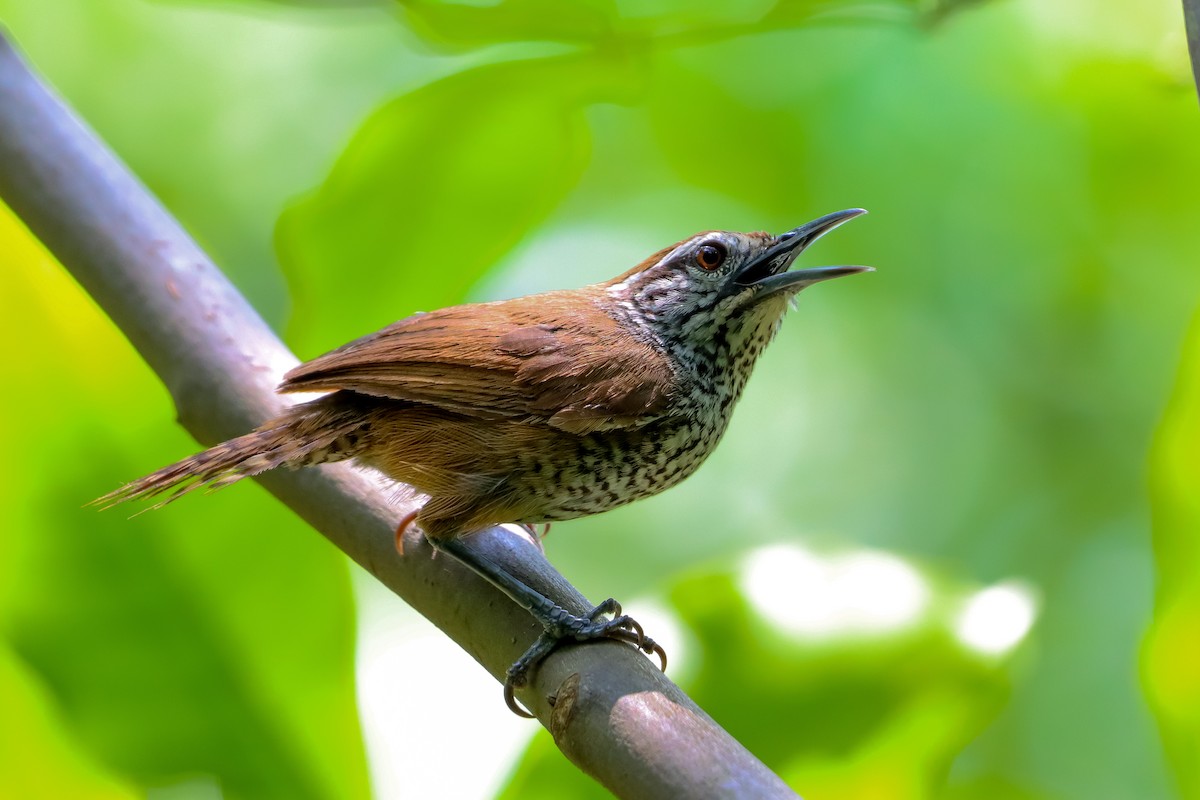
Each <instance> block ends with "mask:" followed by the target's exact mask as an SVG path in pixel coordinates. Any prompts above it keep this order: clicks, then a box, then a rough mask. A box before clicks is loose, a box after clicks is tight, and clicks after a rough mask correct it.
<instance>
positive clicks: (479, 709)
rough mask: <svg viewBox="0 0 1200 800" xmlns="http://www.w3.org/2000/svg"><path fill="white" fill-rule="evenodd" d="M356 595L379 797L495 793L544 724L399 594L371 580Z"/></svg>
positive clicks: (364, 701) (364, 708) (362, 697)
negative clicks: (515, 704) (513, 705)
mask: <svg viewBox="0 0 1200 800" xmlns="http://www.w3.org/2000/svg"><path fill="white" fill-rule="evenodd" d="M356 589H357V590H358V591H357V593H356V594H357V599H358V603H359V632H358V659H357V662H358V666H357V684H358V710H359V715H360V717H361V719H362V727H363V738H364V740H365V742H366V746H367V758H368V762H369V764H370V770H371V785H372V789H373V792H372V794H373V796H375V797H376V798H379V800H394V798H401V797H454V798H487V797H494V796H495V794H496V793H497V792H498V791H499V790H500V788H501V787H502V786H503V785H504V782H505V781H506V780H507V779H508V776H509V773H510V772H511V770H512V768H513V764H514V763H515V762H516V759H517V756H518V754H520V753H521V752H522V751H523V750H524V749H525V747H526V746H527V745H528V744H529V739H530V737H532V736H533V734H534V733H535V732H536V731H539V730H541V727H540V726H539V725H538V724H537V723H531V722H530V721H529V720H526V719H521V718H520V717H517V716H516V715H514V714H513V713H512V712H511V711H509V710H508V707H507V706H505V704H504V700H503V698H502V696H501V691H500V684H498V683H496V681H494V680H492V678H491V677H490V676H488V674H487V673H486V672H484V670H483V668H482V667H480V666H479V665H478V664H477V663H475V661H474V660H473V659H472V658H471V657H470V656H468V655H467V654H466V653H464V652H463V651H462V649H461V648H459V647H458V646H457V645H456V644H454V642H452V641H451V640H450V639H449V638H448V637H447V636H446V635H445V634H444V633H442V632H440V631H439V630H438V629H437V628H435V627H434V626H433V625H432V624H431V623H429V622H428V621H427V620H425V619H424V618H422V617H421V616H419V615H418V614H417V613H416V612H415V611H413V610H412V609H410V608H408V607H407V606H405V605H404V604H403V603H402V602H400V601H399V600H398V599H397V598H396V596H395V595H393V594H391V593H390V592H388V591H387V590H386V589H384V588H383V587H382V586H381V585H379V584H375V583H374V582H373V581H368V580H361V581H357V585H356ZM464 754H469V756H467V755H464ZM464 758H468V760H469V761H470V769H463V759H464Z"/></svg>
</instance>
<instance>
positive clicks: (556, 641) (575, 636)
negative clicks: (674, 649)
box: [432, 539, 667, 718]
mask: <svg viewBox="0 0 1200 800" xmlns="http://www.w3.org/2000/svg"><path fill="white" fill-rule="evenodd" d="M432 544H433V545H434V547H436V548H438V549H441V550H445V551H446V552H447V553H449V554H450V555H452V556H454V557H455V558H456V559H458V560H459V561H461V562H462V563H463V564H465V565H466V566H468V567H470V568H471V569H472V570H473V571H474V572H475V573H477V574H478V575H479V576H481V577H483V578H485V579H486V580H487V581H488V582H489V583H491V584H492V585H493V586H495V587H496V588H497V589H499V590H500V591H502V592H504V593H505V594H506V595H508V597H509V598H511V599H512V601H513V602H515V603H516V604H517V605H519V606H521V608H524V609H525V610H527V611H528V612H529V613H530V614H533V616H534V618H535V619H537V621H538V622H540V623H541V625H542V629H543V631H544V632H543V633H542V635H541V636H539V637H538V639H537V641H535V642H534V643H533V645H532V646H531V647H530V648H529V649H528V650H526V651H525V654H524V655H522V656H521V657H520V658H519V659H517V661H516V662H515V663H514V664H513V665H512V666H511V667H509V669H508V674H507V675H506V677H505V681H504V700H505V702H506V703H507V704H508V707H509V708H510V709H511V710H512V712H513V713H514V714H517V715H518V716H522V717H530V718H531V717H533V715H532V714H530V713H529V712H528V711H526V710H525V709H523V708H521V706H520V705H518V704H517V701H516V698H515V697H514V696H513V693H514V691H515V690H516V689H518V688H520V687H522V686H524V685H525V684H526V683H527V682H528V679H529V670H531V669H532V668H534V667H536V666H537V665H538V664H539V663H541V661H542V660H543V659H545V658H546V656H548V655H550V654H551V653H552V652H554V650H555V649H556V648H557V647H558V646H559V645H560V644H562V643H563V642H564V641H567V640H575V641H581V642H582V641H589V640H592V639H618V640H620V641H623V642H629V643H630V644H632V645H633V646H634V647H637V648H638V649H639V650H642V651H644V652H646V653H655V654H657V655H658V657H659V659H660V660H661V661H662V668H663V670H664V671H665V670H666V668H667V654H666V652H665V651H664V650H663V649H662V647H661V646H660V645H659V644H658V643H657V642H655V641H654V640H653V639H650V638H648V637H647V636H646V634H645V633H644V632H643V631H642V626H641V625H639V624H638V623H637V621H636V620H634V619H633V618H632V617H629V616H626V615H624V614H622V613H621V606H620V604H619V603H617V601H616V600H613V599H611V598H610V599H608V600H606V601H604V602H603V603H601V604H600V605H598V606H596V607H595V608H593V609H592V611H591V613H589V614H588V616H586V617H580V616H576V615H574V614H572V613H571V612H569V611H567V610H566V609H565V608H563V607H562V606H560V605H558V604H557V603H555V602H554V601H552V600H550V599H549V598H548V597H546V596H545V595H543V594H541V593H540V592H538V591H536V590H534V589H532V588H530V587H529V586H527V585H526V584H525V583H523V582H522V581H520V580H518V579H517V578H516V577H514V576H513V575H512V574H511V573H510V572H508V570H506V569H504V567H502V566H500V565H499V564H497V563H496V562H495V561H493V560H492V559H490V558H488V557H487V556H485V555H482V554H480V553H477V552H476V551H474V550H472V549H471V548H470V547H468V546H467V545H466V544H465V543H463V542H462V541H461V540H459V539H446V540H443V541H436V542H432ZM609 615H611V618H610V616H609Z"/></svg>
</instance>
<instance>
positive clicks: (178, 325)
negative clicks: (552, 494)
mask: <svg viewBox="0 0 1200 800" xmlns="http://www.w3.org/2000/svg"><path fill="white" fill-rule="evenodd" d="M0 197H2V198H3V199H4V200H5V202H7V204H8V205H9V206H10V207H11V208H12V209H13V210H14V211H15V212H16V213H17V214H18V215H19V216H20V217H21V219H22V220H23V221H24V222H25V224H26V225H28V227H29V228H30V230H31V231H33V233H34V234H35V235H36V236H37V237H38V238H39V239H41V241H42V242H43V243H45V245H46V246H47V247H48V248H49V249H50V250H51V251H52V252H53V253H54V254H55V256H56V257H57V258H58V260H59V261H60V262H61V263H62V264H63V265H64V266H65V267H66V268H67V269H68V270H70V272H71V273H72V274H73V275H74V276H75V278H76V279H77V280H78V281H79V282H80V283H81V284H82V285H83V286H84V288H85V289H86V290H87V291H88V292H90V293H91V295H92V296H93V297H94V298H95V299H96V301H97V302H98V303H99V304H100V305H101V306H102V307H103V308H104V309H105V311H107V312H108V314H109V315H110V316H111V317H112V319H113V321H114V322H115V323H116V324H117V325H118V326H119V327H120V328H121V330H122V331H124V333H125V335H126V336H127V337H128V338H129V341H130V342H131V343H132V344H133V346H134V347H135V348H137V350H138V352H139V353H141V355H142V356H143V357H144V358H145V359H146V361H147V362H148V363H149V364H150V366H151V367H152V368H153V369H154V370H155V371H156V372H157V373H158V375H159V377H160V378H161V379H162V381H163V382H164V383H165V384H166V386H167V388H168V389H169V390H170V392H171V396H172V398H173V399H174V401H175V405H176V407H177V409H178V413H179V420H180V422H181V423H182V424H183V426H184V427H185V428H187V430H188V431H190V432H191V433H192V434H193V435H194V436H195V437H196V438H197V439H198V440H199V441H201V442H203V443H206V444H212V443H215V442H217V441H219V440H222V439H226V438H230V437H232V436H235V435H238V434H240V433H244V432H245V431H247V430H249V429H251V428H253V427H254V426H256V425H257V424H259V423H261V422H262V421H264V420H266V419H267V418H269V417H271V416H273V415H274V414H275V413H277V412H278V411H279V409H280V407H281V400H280V398H279V397H278V396H277V395H276V394H275V392H274V386H275V385H276V383H277V382H278V378H279V376H280V375H281V374H282V373H283V371H284V370H286V369H287V368H288V367H289V366H291V365H292V364H294V363H295V362H296V359H295V357H294V356H293V355H292V354H291V353H289V352H288V350H287V348H285V347H284V346H283V344H282V343H281V342H280V341H279V340H278V338H277V337H276V336H275V335H274V334H273V333H272V332H271V331H270V330H269V329H268V327H267V326H266V324H265V323H264V322H263V321H262V319H261V318H260V317H259V316H258V315H257V314H256V313H255V312H254V310H253V309H252V308H251V307H250V306H249V305H248V304H247V303H246V301H245V299H244V298H243V297H242V296H241V295H240V294H239V293H238V292H237V290H236V289H234V288H233V286H232V285H231V284H230V283H229V282H228V281H227V280H226V279H225V277H224V276H223V275H222V274H221V272H220V270H218V269H217V268H216V266H214V265H213V263H212V262H211V261H210V260H209V259H208V257H207V256H205V254H204V253H203V252H201V250H200V249H199V247H198V246H197V245H196V244H195V243H194V242H193V241H192V240H191V238H190V237H189V236H188V235H187V234H186V233H185V232H184V231H183V229H182V228H181V227H180V225H179V224H178V222H176V221H175V219H174V218H172V217H171V216H170V214H168V213H167V211H166V210H165V209H164V208H163V207H162V206H161V205H160V204H159V203H158V202H157V200H156V199H155V198H154V197H153V196H152V195H151V194H150V193H149V192H148V191H147V190H146V188H145V187H143V186H142V185H141V184H140V183H139V182H138V181H137V179H136V178H134V177H133V176H132V175H131V174H130V173H129V171H128V170H127V169H126V168H125V167H124V165H122V164H121V163H120V162H119V161H118V160H117V158H116V157H115V156H114V155H113V154H112V153H111V152H110V151H109V150H108V149H107V148H105V147H104V145H103V144H102V143H101V142H100V141H99V140H98V139H97V138H96V137H95V135H94V134H93V133H92V132H91V131H90V130H89V129H88V128H87V127H86V126H84V125H83V123H82V122H80V121H79V120H78V119H77V118H76V117H75V116H74V115H73V114H72V112H71V111H70V110H69V109H68V108H67V107H66V106H65V104H64V103H63V102H62V101H60V100H59V99H58V98H57V97H56V96H55V95H53V94H52V92H51V91H50V90H48V89H47V88H46V87H45V86H44V85H43V84H42V83H41V82H40V81H39V80H38V79H37V78H36V77H35V76H34V75H33V74H32V73H31V71H30V70H29V69H28V68H27V67H26V65H25V64H24V62H23V61H22V60H21V58H20V57H19V56H18V54H17V53H16V52H15V51H14V49H13V48H12V47H11V46H10V45H9V43H8V42H7V40H6V39H5V38H4V36H3V32H2V31H0ZM261 480H262V483H263V484H264V485H265V486H266V487H267V489H269V490H270V491H271V493H272V494H274V495H275V496H276V497H277V498H279V500H281V501H282V502H284V503H285V504H287V505H288V506H289V507H290V508H291V509H293V510H294V511H295V512H296V513H297V514H299V515H300V516H301V517H302V518H304V519H305V520H306V521H307V522H308V523H309V524H311V525H312V526H313V527H314V528H316V529H317V530H318V531H320V532H321V533H322V534H324V535H325V536H326V537H327V538H328V539H329V540H330V541H331V542H333V544H334V545H336V546H337V547H338V548H340V549H341V550H343V551H344V552H345V553H346V554H347V555H349V556H350V557H351V558H353V559H354V560H355V561H356V562H358V563H359V564H360V565H362V566H363V567H364V568H365V569H366V570H368V571H369V572H370V573H371V574H372V575H374V576H375V577H376V578H378V579H379V580H380V581H381V582H382V583H383V584H384V585H386V586H387V587H388V588H390V589H391V590H392V591H394V592H395V593H396V594H397V595H399V596H400V597H401V598H403V599H404V600H405V601H406V602H407V603H409V604H410V605H411V606H413V607H414V608H415V609H417V611H419V612H420V613H421V614H423V615H424V616H425V617H427V618H428V619H430V620H431V621H432V622H433V623H434V624H435V625H437V626H438V627H439V628H441V629H442V630H443V631H445V632H446V634H447V635H449V636H450V637H451V638H452V639H454V640H455V641H456V642H458V644H459V645H460V646H462V647H463V649H464V650H466V651H467V652H468V653H470V654H471V656H472V657H474V658H475V659H476V660H477V661H478V662H479V663H480V664H482V665H483V666H484V668H485V669H487V670H488V672H490V673H491V674H492V675H493V676H494V677H496V678H497V679H502V676H503V674H504V671H505V670H506V669H507V667H508V665H509V664H511V663H512V661H513V660H514V659H516V658H517V657H518V656H519V655H520V654H521V653H522V652H523V651H524V650H525V648H526V647H527V646H528V645H529V644H530V643H532V641H533V640H534V639H535V638H536V636H537V634H538V633H539V632H540V631H539V630H538V627H537V625H536V623H534V622H533V620H532V618H531V617H530V616H529V615H528V614H527V613H526V612H524V611H522V610H521V609H520V608H518V607H517V606H516V605H514V604H513V603H511V602H510V601H508V600H507V599H506V598H505V597H504V596H503V595H501V594H500V593H499V592H497V591H496V590H495V589H494V588H493V587H491V586H490V585H488V584H487V583H486V582H484V581H483V580H482V579H480V578H478V577H477V576H476V575H475V574H474V573H472V572H471V571H469V570H468V569H466V568H465V567H462V566H461V565H460V564H458V563H457V562H455V561H453V560H452V559H448V558H444V557H443V558H437V559H434V558H432V557H431V553H432V550H431V548H430V547H429V545H428V544H427V543H426V542H425V541H424V540H423V539H421V538H420V537H419V536H410V537H409V538H408V539H407V540H406V542H405V545H406V546H405V554H404V556H403V557H399V556H397V554H396V552H395V550H394V548H393V544H392V531H393V530H394V528H395V525H396V523H397V521H398V520H399V518H400V517H401V516H402V515H403V513H404V512H406V511H407V510H409V509H407V508H404V507H402V506H400V505H396V504H393V503H390V502H389V498H390V496H391V491H390V490H389V489H388V488H387V487H384V486H381V485H380V484H379V483H378V482H376V481H375V480H374V479H373V478H371V477H368V475H366V474H364V473H362V472H360V471H357V470H355V469H353V468H351V467H349V466H346V465H330V466H326V467H321V468H317V469H304V470H300V471H298V472H295V473H283V472H280V473H269V474H267V475H265V476H263V477H262V479H261ZM472 544H473V546H476V547H479V548H481V549H483V550H484V551H485V552H487V553H488V555H489V556H490V557H491V558H493V559H495V560H497V561H500V562H502V563H504V564H505V565H506V566H508V567H509V568H510V569H512V570H513V572H514V574H516V575H518V576H519V577H520V578H521V579H522V580H524V581H525V582H526V583H528V584H529V585H530V586H533V587H534V588H536V589H538V590H539V591H541V592H542V593H544V594H545V595H547V596H548V597H551V598H553V599H554V600H555V601H557V602H558V603H560V604H562V605H563V606H565V607H566V608H568V609H570V610H572V611H574V612H576V613H583V612H586V611H587V610H588V609H590V608H591V606H592V604H591V603H589V602H587V601H586V600H585V598H583V596H582V595H580V594H579V592H578V591H576V590H575V589H574V588H573V587H572V586H571V585H570V584H569V583H567V582H566V580H564V579H563V578H562V577H561V576H560V575H559V574H558V573H557V572H556V571H555V570H554V569H553V567H551V566H550V565H549V564H548V563H547V562H546V560H545V558H544V557H543V556H542V555H541V553H539V552H538V550H537V549H536V548H535V547H533V546H532V545H531V544H530V543H529V542H526V541H523V540H522V539H520V538H519V537H515V536H513V535H511V534H509V533H507V532H506V531H504V530H503V529H500V528H495V529H492V530H490V531H487V532H485V533H483V534H480V535H478V536H474V537H472ZM552 696H553V697H554V698H556V699H555V702H554V705H553V706H552V705H551V704H550V702H548V698H549V697H552ZM521 699H522V701H523V702H524V703H525V704H526V706H527V707H528V708H529V709H530V710H532V711H533V712H534V713H535V714H537V716H538V719H539V720H540V721H541V722H542V724H543V725H545V726H546V727H547V728H548V729H549V730H550V731H551V733H552V734H553V735H554V737H555V740H556V741H557V743H558V745H559V747H560V748H561V749H562V751H563V753H564V754H566V756H567V757H568V758H570V759H571V760H572V761H573V762H574V763H575V764H576V765H578V766H579V767H580V768H581V769H583V770H584V771H585V772H587V773H588V774H590V775H592V776H593V777H595V778H596V779H597V780H598V781H600V782H601V783H602V784H603V785H604V786H606V787H607V788H608V789H610V790H611V791H612V792H614V793H615V794H617V795H618V796H621V797H629V798H638V797H646V798H659V797H696V798H701V797H755V798H762V797H795V795H794V793H793V792H792V791H791V790H790V789H788V788H787V786H786V785H785V784H784V783H783V782H782V781H781V780H780V779H779V778H778V777H777V776H776V775H774V774H773V773H772V772H771V771H770V770H768V769H767V768H766V767H765V766H764V765H763V764H762V763H761V762H759V761H758V760H757V759H756V758H754V756H752V755H751V754H750V753H749V752H748V751H747V750H746V749H745V748H743V747H742V746H741V745H740V744H739V743H738V742H737V741H736V740H734V739H733V738H732V737H731V736H729V734H728V733H726V732H725V731H724V730H722V729H721V728H720V727H719V726H718V725H717V724H716V723H715V722H713V720H712V719H710V718H709V717H708V716H707V715H706V714H705V713H704V712H703V711H701V710H700V709H699V708H698V707H697V706H696V705H695V704H694V703H693V702H692V701H691V699H690V698H688V697H687V696H686V695H684V694H683V692H682V691H680V690H679V688H678V687H676V686H675V685H674V684H673V683H671V682H670V681H669V680H668V679H667V678H666V677H664V676H663V675H662V674H661V673H659V672H658V670H657V669H656V667H655V666H653V665H652V663H651V662H650V661H649V660H647V659H646V658H644V657H642V656H641V655H640V654H639V653H638V652H637V651H635V650H634V649H633V648H632V647H629V646H627V645H624V644H619V643H615V642H601V643H590V644H587V645H585V646H574V647H565V648H563V649H562V650H561V651H560V652H558V653H556V654H555V655H553V656H552V657H550V658H549V659H548V660H547V661H546V662H545V663H544V664H543V665H542V666H541V667H540V668H539V669H538V670H537V671H536V673H535V674H534V676H533V681H532V685H531V686H530V687H529V688H528V689H527V690H526V691H524V692H522V693H521ZM496 701H497V702H500V697H499V693H497V698H496Z"/></svg>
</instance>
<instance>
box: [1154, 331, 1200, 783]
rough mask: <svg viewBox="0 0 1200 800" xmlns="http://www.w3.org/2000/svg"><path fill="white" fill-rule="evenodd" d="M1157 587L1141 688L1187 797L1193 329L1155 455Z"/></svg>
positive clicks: (1194, 601)
mask: <svg viewBox="0 0 1200 800" xmlns="http://www.w3.org/2000/svg"><path fill="white" fill-rule="evenodd" d="M1153 476H1154V501H1155V504H1154V554H1155V563H1156V564H1157V567H1158V577H1159V581H1158V592H1157V596H1156V602H1155V614H1154V623H1153V625H1152V626H1151V628H1150V632H1149V635H1148V636H1147V638H1146V646H1145V649H1144V651H1143V673H1142V676H1143V681H1144V684H1145V687H1146V694H1147V696H1148V698H1149V700H1150V703H1151V705H1152V706H1153V708H1154V711H1155V714H1156V715H1157V716H1158V722H1159V725H1160V726H1161V728H1162V732H1163V739H1164V741H1165V743H1166V747H1167V754H1168V756H1170V758H1171V762H1172V764H1173V766H1174V767H1175V771H1176V774H1177V775H1178V777H1179V783H1180V786H1181V787H1182V788H1183V790H1184V794H1185V796H1187V797H1200V670H1198V669H1197V665H1200V539H1198V538H1197V532H1200V329H1196V330H1194V331H1193V333H1192V336H1191V338H1190V340H1189V345H1188V347H1187V348H1186V349H1185V351H1184V368H1183V373H1182V374H1181V375H1180V378H1179V384H1178V385H1177V386H1176V388H1175V394H1174V396H1173V397H1172V399H1171V405H1170V408H1169V410H1168V414H1167V417H1166V420H1165V421H1164V423H1163V427H1162V429H1161V430H1160V431H1159V435H1158V446H1157V447H1156V449H1155V459H1154V472H1153Z"/></svg>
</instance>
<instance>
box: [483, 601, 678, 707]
mask: <svg viewBox="0 0 1200 800" xmlns="http://www.w3.org/2000/svg"><path fill="white" fill-rule="evenodd" d="M542 624H543V625H544V626H545V630H544V631H543V632H542V635H541V636H539V637H538V638H537V641H535V642H534V643H533V644H532V645H531V646H530V648H529V649H528V650H526V651H525V653H524V655H522V656H521V657H520V658H518V659H517V660H516V662H515V663H513V665H512V666H511V667H509V668H508V673H507V675H506V676H505V680H504V702H505V703H507V704H508V707H509V709H510V710H511V711H512V712H513V713H514V714H516V715H517V716H520V717H527V718H532V717H533V714H530V713H529V712H528V711H526V710H525V709H524V708H522V707H521V705H520V704H519V703H518V702H517V699H516V696H515V694H514V693H515V691H516V690H517V689H519V688H521V687H523V686H525V685H526V684H527V683H528V682H529V671H530V670H531V669H533V668H534V667H536V666H537V665H538V664H540V663H541V662H542V661H543V660H544V659H545V658H546V657H547V656H548V655H550V654H551V653H553V652H554V651H555V650H556V649H557V648H558V647H559V645H561V644H562V643H563V642H566V641H572V640H574V641H577V642H586V641H591V640H594V639H617V640H619V641H622V642H629V643H630V644H632V645H633V646H634V647H636V648H637V649H639V650H641V651H643V652H644V653H646V654H650V653H653V654H655V655H657V656H658V658H659V661H660V662H661V669H662V670H663V672H666V670H667V653H666V651H665V650H663V648H662V645H660V644H658V642H656V641H654V640H653V639H651V638H650V637H649V636H647V635H646V632H645V631H644V630H642V626H641V625H640V624H638V621H637V620H635V619H634V618H633V617H630V616H628V615H626V614H622V613H621V604H620V603H618V602H617V601H616V600H614V599H612V598H611V597H610V598H609V599H607V600H605V601H604V602H603V603H601V604H600V605H598V606H596V607H595V608H593V609H592V611H591V613H589V614H588V615H587V616H586V617H580V616H576V615H574V614H572V613H570V612H569V611H567V610H566V609H564V608H561V607H557V606H556V607H555V608H554V609H553V610H552V611H550V612H549V613H548V614H546V617H545V619H543V620H542Z"/></svg>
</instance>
